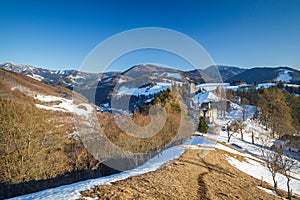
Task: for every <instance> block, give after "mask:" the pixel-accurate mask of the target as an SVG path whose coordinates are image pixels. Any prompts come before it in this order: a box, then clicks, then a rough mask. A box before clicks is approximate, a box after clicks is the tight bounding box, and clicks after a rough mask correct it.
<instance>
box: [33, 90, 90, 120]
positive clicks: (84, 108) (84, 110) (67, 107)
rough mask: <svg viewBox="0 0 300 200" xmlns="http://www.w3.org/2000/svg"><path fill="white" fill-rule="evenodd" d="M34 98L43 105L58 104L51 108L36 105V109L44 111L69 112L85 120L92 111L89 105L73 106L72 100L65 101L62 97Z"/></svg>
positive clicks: (41, 96) (39, 96) (42, 96)
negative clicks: (43, 103)
mask: <svg viewBox="0 0 300 200" xmlns="http://www.w3.org/2000/svg"><path fill="white" fill-rule="evenodd" d="M34 98H35V99H37V100H39V101H41V102H45V103H51V102H58V103H57V104H55V105H51V106H48V105H42V104H36V107H38V108H41V109H45V110H52V111H60V112H70V113H74V114H76V115H80V116H84V117H86V118H88V117H89V116H90V114H91V113H92V112H93V110H94V108H93V106H92V105H91V104H87V103H81V104H79V105H76V104H74V102H73V100H70V99H65V98H62V97H57V96H46V95H37V96H35V97H34Z"/></svg>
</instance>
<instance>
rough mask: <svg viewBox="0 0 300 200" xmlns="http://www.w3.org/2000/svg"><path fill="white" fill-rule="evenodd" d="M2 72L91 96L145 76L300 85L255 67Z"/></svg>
mask: <svg viewBox="0 0 300 200" xmlns="http://www.w3.org/2000/svg"><path fill="white" fill-rule="evenodd" d="M0 68H3V69H6V70H8V71H13V72H17V73H20V74H24V75H27V76H29V77H31V78H34V79H37V80H40V81H43V82H46V83H49V84H52V85H59V86H63V87H66V88H69V89H73V88H74V87H76V88H77V89H78V90H79V92H80V93H82V94H84V95H85V96H87V95H88V94H91V93H92V92H93V91H92V90H91V88H93V87H97V85H99V84H100V85H101V86H102V87H104V86H106V85H107V86H109V87H113V86H114V85H115V83H116V81H118V80H119V79H122V80H124V81H133V80H135V79H140V80H142V79H143V77H144V78H145V76H151V75H153V74H154V75H158V74H159V75H161V76H162V77H164V78H165V79H174V77H170V76H168V74H169V75H170V74H173V75H174V74H178V75H176V76H181V77H183V78H185V79H187V80H188V81H192V82H195V83H196V84H197V83H204V82H229V83H232V82H234V81H243V82H246V83H254V82H257V83H265V82H274V81H280V80H281V81H284V82H287V83H296V84H299V83H300V71H298V70H295V69H293V68H289V67H274V68H269V67H255V68H251V69H245V68H240V67H235V66H227V65H213V66H209V67H207V68H205V69H195V70H191V71H181V70H177V69H172V68H165V67H160V66H155V65H150V64H141V65H136V66H133V67H131V68H129V69H127V70H125V71H124V72H105V73H102V74H100V73H98V74H97V73H86V72H81V71H77V70H49V69H43V68H37V67H33V66H30V65H20V64H14V63H11V62H7V63H4V64H1V65H0Z"/></svg>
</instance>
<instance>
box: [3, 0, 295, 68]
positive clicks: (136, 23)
mask: <svg viewBox="0 0 300 200" xmlns="http://www.w3.org/2000/svg"><path fill="white" fill-rule="evenodd" d="M149 26H150V27H164V28H169V29H173V30H176V31H179V32H182V33H184V34H186V35H188V36H190V37H192V38H193V39H195V40H196V41H198V42H199V43H200V44H201V45H202V46H203V47H204V48H205V49H206V50H207V52H208V53H209V54H210V55H211V57H212V58H213V60H214V61H215V63H217V64H230V65H236V66H241V67H253V66H278V65H287V66H291V67H294V68H297V69H300V56H299V53H300V1H299V0H264V1H260V0H251V1H250V0H238V1H231V0H207V1H200V0H196V1H189V0H186V1H184V0H182V1H176V0H175V1H171V0H165V1H162V0H160V1H159V0H151V1H146V0H145V1H141V0H137V1H133V0H124V1H122V0H120V1H113V0H109V1H76V0H73V1H71V0H70V1H56V0H38V1H32V0H26V1H23V0H20V1H15V0H1V1H0V45H1V47H0V62H1V63H3V62H7V61H12V62H15V63H21V64H30V65H34V66H40V67H45V68H50V69H71V68H72V69H78V68H79V66H80V64H81V63H82V61H83V60H84V58H85V57H86V56H87V55H88V53H89V52H90V51H91V50H92V49H93V48H94V47H95V46H96V45H98V44H99V43H100V42H102V41H103V40H105V39H107V38H108V37H110V36H112V35H114V34H117V33H119V32H121V31H125V30H128V29H132V28H138V27H149ZM141 55H142V54H141ZM128 63H130V62H128ZM120 65H122V63H120ZM123 65H124V66H125V68H127V67H128V66H126V65H127V63H126V62H125V63H123ZM124 66H120V68H121V67H124Z"/></svg>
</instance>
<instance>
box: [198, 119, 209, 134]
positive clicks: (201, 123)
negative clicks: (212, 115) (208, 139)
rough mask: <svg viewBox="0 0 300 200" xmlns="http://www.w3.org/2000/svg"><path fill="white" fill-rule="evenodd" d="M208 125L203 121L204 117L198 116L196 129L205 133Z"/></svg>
mask: <svg viewBox="0 0 300 200" xmlns="http://www.w3.org/2000/svg"><path fill="white" fill-rule="evenodd" d="M208 128H209V127H208V125H207V123H206V121H205V118H204V117H200V119H199V125H198V131H199V132H200V133H207V132H208Z"/></svg>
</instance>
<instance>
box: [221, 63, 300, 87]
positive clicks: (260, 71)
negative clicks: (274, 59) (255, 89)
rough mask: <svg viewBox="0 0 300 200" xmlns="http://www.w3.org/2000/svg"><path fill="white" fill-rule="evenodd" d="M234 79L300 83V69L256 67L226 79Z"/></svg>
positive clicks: (247, 81)
mask: <svg viewBox="0 0 300 200" xmlns="http://www.w3.org/2000/svg"><path fill="white" fill-rule="evenodd" d="M233 81H244V82H246V83H254V82H257V83H266V82H278V81H282V82H286V83H294V84H299V83H300V71H298V70H295V69H293V68H290V67H275V68H271V67H255V68H252V69H248V70H246V71H244V72H241V73H239V74H237V75H235V76H232V77H230V78H228V79H227V80H225V82H229V83H232V82H233Z"/></svg>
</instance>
